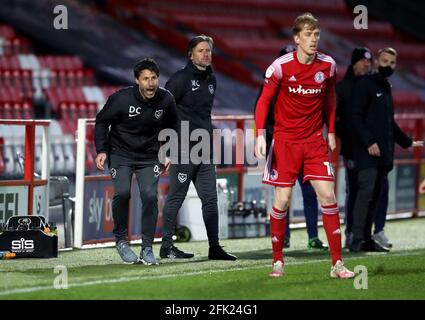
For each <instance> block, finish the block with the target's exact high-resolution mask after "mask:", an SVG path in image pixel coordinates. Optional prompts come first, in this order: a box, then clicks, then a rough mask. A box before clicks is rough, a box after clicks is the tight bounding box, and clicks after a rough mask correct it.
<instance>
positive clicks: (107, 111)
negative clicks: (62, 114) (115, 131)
mask: <svg viewBox="0 0 425 320" xmlns="http://www.w3.org/2000/svg"><path fill="white" fill-rule="evenodd" d="M115 101H116V98H115V96H114V95H112V96H110V97H109V98H108V101H106V103H105V105H104V106H103V108H102V110H100V111H99V113H98V114H97V115H96V124H95V127H94V143H95V146H96V153H97V156H96V159H95V163H96V167H97V169H99V170H102V171H103V170H104V169H105V168H104V164H105V161H106V158H107V153H108V149H109V148H108V132H109V126H110V125H111V124H112V123H113V122H114V120H115V119H116V118H117V116H118V105H116V102H115Z"/></svg>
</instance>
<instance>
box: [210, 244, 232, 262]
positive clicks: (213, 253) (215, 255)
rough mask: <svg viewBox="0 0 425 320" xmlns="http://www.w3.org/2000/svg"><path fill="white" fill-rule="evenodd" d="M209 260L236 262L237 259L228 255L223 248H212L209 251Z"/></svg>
mask: <svg viewBox="0 0 425 320" xmlns="http://www.w3.org/2000/svg"><path fill="white" fill-rule="evenodd" d="M208 259H210V260H231V261H235V260H236V259H237V258H236V256H234V255H233V254H230V253H227V252H226V251H224V250H223V248H222V247H221V246H212V247H210V249H209V250H208Z"/></svg>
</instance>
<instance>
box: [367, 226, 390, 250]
mask: <svg viewBox="0 0 425 320" xmlns="http://www.w3.org/2000/svg"><path fill="white" fill-rule="evenodd" d="M372 239H373V240H375V241H376V242H378V243H379V244H380V245H381V246H382V247H385V248H391V247H392V246H393V244H392V243H391V242H390V240H389V239H388V238H387V236H386V235H385V233H384V230H382V231H379V232H378V233H375V234H374V235H373V236H372Z"/></svg>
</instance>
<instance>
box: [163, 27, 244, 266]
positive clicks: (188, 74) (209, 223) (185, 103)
mask: <svg viewBox="0 0 425 320" xmlns="http://www.w3.org/2000/svg"><path fill="white" fill-rule="evenodd" d="M212 47H213V41H212V38H210V37H208V36H205V35H201V36H197V37H195V38H193V39H192V40H191V41H190V42H189V44H188V54H189V59H190V60H189V62H188V63H187V65H186V67H185V68H184V69H182V70H179V71H177V72H176V73H175V74H174V75H173V76H171V78H170V79H169V80H168V82H167V83H166V85H165V87H166V88H167V89H168V90H170V92H171V93H172V94H173V95H174V98H175V100H176V104H177V113H178V115H179V120H180V121H181V126H179V128H181V131H180V132H179V140H180V141H179V149H180V152H179V159H178V160H179V163H178V164H177V163H175V160H176V159H173V160H174V161H173V164H172V165H171V167H170V190H169V193H168V196H167V200H166V203H165V206H164V209H163V213H164V227H163V238H162V246H161V250H160V257H161V258H192V257H193V254H191V253H185V252H183V251H181V250H179V249H178V248H176V247H175V246H174V245H173V241H172V236H173V234H174V231H175V227H176V223H177V214H178V211H179V209H180V207H181V205H182V203H183V201H184V199H185V197H186V194H187V191H188V188H189V185H190V182H191V181H193V183H194V184H195V187H196V191H197V193H198V196H199V198H200V199H201V202H202V215H203V220H204V223H205V227H206V231H207V236H208V242H209V252H208V258H209V259H214V260H235V259H236V257H235V256H233V255H231V254H228V253H226V252H225V251H224V250H223V249H222V247H221V246H220V245H219V239H218V207H217V189H216V172H215V165H214V164H213V160H212V159H213V157H212V137H213V135H212V132H213V129H212V122H211V109H212V107H213V101H214V95H215V90H216V79H215V76H214V74H213V72H212V69H211V66H210V64H211V51H212ZM185 125H188V126H189V131H190V133H192V131H193V130H196V129H203V130H206V131H207V132H208V135H209V141H208V143H209V146H210V153H209V154H202V155H201V159H197V160H198V161H194V160H195V159H189V155H190V150H191V149H192V147H193V146H194V145H195V144H197V141H196V142H190V145H189V146H190V147H189V150H185V149H186V148H185V147H184V145H185V144H188V143H189V141H185V139H188V137H186V138H185V137H184V136H183V135H182V131H183V130H184V129H183V127H184V126H185ZM199 160H201V161H199Z"/></svg>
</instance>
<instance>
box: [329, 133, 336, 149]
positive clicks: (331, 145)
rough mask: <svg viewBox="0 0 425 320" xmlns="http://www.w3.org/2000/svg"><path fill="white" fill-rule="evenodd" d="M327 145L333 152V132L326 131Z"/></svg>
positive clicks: (334, 145)
mask: <svg viewBox="0 0 425 320" xmlns="http://www.w3.org/2000/svg"><path fill="white" fill-rule="evenodd" d="M328 147H329V149H330V150H331V152H333V151H334V150H335V148H336V140H335V133H328Z"/></svg>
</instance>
